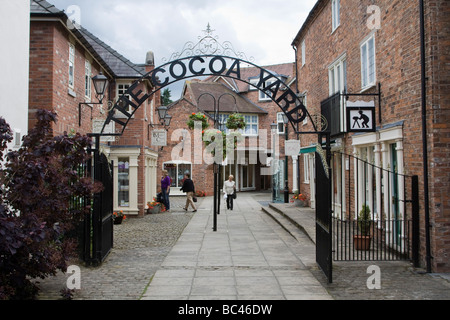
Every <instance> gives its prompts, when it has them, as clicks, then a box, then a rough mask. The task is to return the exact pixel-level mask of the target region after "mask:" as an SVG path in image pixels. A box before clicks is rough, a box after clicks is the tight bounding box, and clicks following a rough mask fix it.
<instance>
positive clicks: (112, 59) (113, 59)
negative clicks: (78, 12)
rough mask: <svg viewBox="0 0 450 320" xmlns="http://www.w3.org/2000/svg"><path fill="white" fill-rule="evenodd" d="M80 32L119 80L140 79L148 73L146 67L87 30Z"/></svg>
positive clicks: (82, 29) (83, 29)
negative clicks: (134, 61) (126, 56)
mask: <svg viewBox="0 0 450 320" xmlns="http://www.w3.org/2000/svg"><path fill="white" fill-rule="evenodd" d="M79 31H80V33H81V34H82V35H83V38H84V39H85V40H86V41H87V42H88V43H89V44H90V45H91V46H92V48H93V49H94V50H95V51H96V52H97V53H98V54H99V55H100V57H101V58H102V60H103V61H105V63H106V64H107V65H108V66H109V67H110V68H111V70H112V71H113V72H114V74H115V76H116V77H117V78H140V77H142V76H143V75H144V74H145V73H146V72H145V66H142V65H138V64H135V63H133V62H131V61H130V60H128V59H127V58H125V57H124V56H123V55H121V54H120V53H118V52H117V51H116V50H114V49H113V48H111V47H110V46H109V45H107V44H106V43H104V42H103V41H102V40H100V39H99V38H98V37H96V36H94V35H93V34H92V33H91V32H89V31H88V30H86V29H85V28H83V27H81V28H80V29H79ZM80 40H81V41H82V42H83V39H80Z"/></svg>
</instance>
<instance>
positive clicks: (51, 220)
mask: <svg viewBox="0 0 450 320" xmlns="http://www.w3.org/2000/svg"><path fill="white" fill-rule="evenodd" d="M37 116H38V123H37V125H36V127H35V128H34V129H32V130H31V131H30V132H29V134H28V135H27V136H25V137H24V139H23V143H22V147H21V148H20V149H19V150H18V151H10V152H6V143H7V142H10V141H11V140H12V134H11V130H10V128H9V125H8V124H7V123H6V121H5V120H4V119H2V118H0V161H1V160H3V164H2V163H0V300H5V299H16V300H17V299H33V298H35V297H36V295H37V293H38V290H39V288H38V287H37V285H36V283H35V281H33V280H35V279H38V278H41V279H44V278H46V277H48V276H50V275H55V274H56V272H57V271H58V270H61V271H63V272H65V271H66V269H67V262H68V260H69V259H70V258H71V257H74V256H75V254H76V245H77V239H76V236H73V233H74V230H75V228H76V226H77V225H78V224H79V223H80V221H81V219H82V217H83V216H84V214H88V213H89V212H90V208H89V207H84V208H81V209H79V208H78V209H76V210H75V209H71V207H70V206H69V203H70V199H71V198H73V197H84V196H88V195H90V194H92V193H95V192H99V191H100V190H101V186H99V185H98V184H97V183H93V182H92V180H90V179H87V178H80V177H79V175H78V173H77V168H78V167H79V166H80V165H81V164H83V163H84V162H86V161H87V160H88V158H89V154H88V153H87V152H86V149H87V148H88V147H89V146H90V143H91V140H90V138H88V137H86V136H81V135H80V134H75V135H73V136H69V135H67V134H66V133H65V134H64V135H61V136H57V137H53V136H52V123H53V122H56V115H55V114H54V113H52V112H49V111H43V110H42V111H39V112H38V113H37Z"/></svg>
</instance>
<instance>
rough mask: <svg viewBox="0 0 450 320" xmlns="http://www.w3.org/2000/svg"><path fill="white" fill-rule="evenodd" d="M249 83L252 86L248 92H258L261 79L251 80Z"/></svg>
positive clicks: (249, 86)
mask: <svg viewBox="0 0 450 320" xmlns="http://www.w3.org/2000/svg"><path fill="white" fill-rule="evenodd" d="M248 82H250V84H249V85H248V90H249V91H256V90H258V89H257V85H258V82H259V79H249V80H248Z"/></svg>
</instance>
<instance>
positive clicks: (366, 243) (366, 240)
mask: <svg viewBox="0 0 450 320" xmlns="http://www.w3.org/2000/svg"><path fill="white" fill-rule="evenodd" d="M371 223H372V217H371V216H370V208H369V206H367V205H365V204H363V206H362V209H361V211H360V212H359V215H358V221H357V224H358V234H357V235H354V236H353V244H354V247H355V249H356V250H370V243H371V240H372V237H371V236H370V225H371Z"/></svg>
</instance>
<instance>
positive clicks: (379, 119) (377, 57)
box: [293, 0, 450, 272]
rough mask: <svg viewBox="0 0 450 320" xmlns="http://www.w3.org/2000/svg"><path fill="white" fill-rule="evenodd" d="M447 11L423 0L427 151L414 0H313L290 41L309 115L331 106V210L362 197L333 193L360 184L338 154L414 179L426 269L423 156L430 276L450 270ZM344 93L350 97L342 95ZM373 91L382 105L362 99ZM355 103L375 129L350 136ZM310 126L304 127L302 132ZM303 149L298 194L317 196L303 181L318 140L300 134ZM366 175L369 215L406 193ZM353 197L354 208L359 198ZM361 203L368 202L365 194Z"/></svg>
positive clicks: (309, 174)
mask: <svg viewBox="0 0 450 320" xmlns="http://www.w3.org/2000/svg"><path fill="white" fill-rule="evenodd" d="M449 5H450V3H449V2H448V1H425V34H424V41H425V48H426V50H425V68H426V69H425V71H426V78H427V80H426V83H425V86H426V93H427V100H426V116H427V122H426V126H427V128H428V135H427V143H428V150H423V139H422V132H423V126H422V93H423V90H422V84H423V82H422V78H421V67H422V65H421V28H420V7H419V1H412V0H411V1H409V0H408V1H384V0H377V1H369V0H367V1H350V0H319V1H317V3H316V5H315V6H314V8H313V9H312V11H311V12H310V14H309V16H308V18H307V20H306V21H305V23H304V25H303V26H302V27H301V29H300V31H299V32H298V34H297V36H296V38H295V40H294V42H293V46H294V47H295V49H296V52H297V65H298V89H299V92H301V93H303V94H304V95H305V96H306V99H307V106H308V110H309V112H310V113H317V114H320V113H321V112H323V110H324V109H323V108H324V106H326V105H327V101H328V102H330V101H334V102H332V103H328V105H331V108H332V110H331V111H330V112H331V116H328V120H329V125H330V126H331V131H332V142H333V143H332V150H333V152H334V156H333V163H332V172H333V177H332V179H333V202H334V203H333V205H334V214H335V215H336V214H338V213H339V214H343V218H344V219H345V218H349V217H348V211H349V208H346V207H345V206H346V202H345V201H342V200H340V199H346V197H349V196H350V197H358V196H356V195H355V191H354V189H352V190H353V191H352V194H345V192H346V191H345V190H344V189H343V188H340V187H339V185H349V184H350V185H351V188H357V183H358V181H359V180H358V179H359V178H354V177H347V173H348V172H349V171H351V170H353V169H354V168H353V166H354V165H355V164H354V163H353V162H352V161H350V162H348V161H347V159H346V157H345V156H344V155H341V153H344V154H350V155H353V156H355V157H357V158H360V159H363V160H365V161H367V162H368V163H372V164H376V165H377V166H380V167H382V168H383V169H386V170H391V171H395V172H396V173H398V174H405V175H408V176H411V175H418V176H419V188H420V190H419V194H420V230H421V232H420V259H421V263H422V264H423V265H425V264H426V260H427V257H426V256H427V248H426V246H427V245H426V243H427V241H426V237H427V232H426V217H427V214H426V212H427V211H426V210H425V195H426V194H425V193H426V190H425V188H424V185H425V184H424V166H425V164H424V161H425V159H424V156H423V155H424V154H427V155H428V159H429V164H428V169H429V181H430V183H429V215H430V219H429V223H430V226H431V228H430V247H429V248H430V249H431V251H430V255H431V264H432V270H433V271H434V272H448V271H449V270H450V258H449V254H450V245H449V243H450V212H449V205H450V203H449V201H450V200H449V199H450V198H449V195H448V194H449V191H450V190H449V183H450V171H449V161H448V150H449V144H450V140H449V124H448V122H449V121H448V120H449V119H450V117H449V108H448V106H449V102H450V81H449V80H450V79H449V77H450V76H449V75H450V73H449V57H450V54H449V50H450V49H449V46H448V45H446V44H448V42H449V40H450V38H449V34H450V33H449V25H450V23H449V22H450V14H449V12H450V10H449ZM346 93H351V94H352V95H350V96H347V97H346V96H345V94H346ZM377 93H380V94H381V99H380V100H378V98H377V96H376V95H374V96H373V97H371V96H368V95H364V94H377ZM336 94H337V95H336ZM327 99H328V100H327ZM358 101H359V102H358ZM361 101H363V102H361ZM351 104H354V105H358V104H359V105H370V106H371V107H373V108H374V111H375V118H376V130H375V131H374V132H366V133H349V132H347V122H348V121H352V120H347V119H346V117H345V113H346V108H347V107H349V106H350V105H351ZM321 107H322V110H321ZM308 125H309V124H308V123H305V124H304V128H305V129H306V128H308ZM301 143H302V153H303V156H302V157H301V158H302V159H301V162H302V165H301V167H302V168H303V169H302V170H301V172H300V173H301V186H300V189H301V192H303V193H306V194H311V193H312V195H311V196H312V198H314V194H313V193H314V189H315V186H314V179H310V178H309V177H313V175H314V167H313V164H314V162H313V158H314V149H315V148H314V145H315V143H317V140H314V139H313V138H312V137H307V136H305V137H301ZM353 171H354V170H353ZM368 179H369V180H368V181H371V183H370V185H368V186H367V190H364V191H363V192H362V193H361V194H360V196H359V197H362V196H363V194H364V197H365V194H368V195H369V196H368V197H367V198H371V200H370V206H372V208H371V209H372V212H373V213H374V214H375V219H380V216H381V215H383V214H386V212H391V211H395V210H398V208H394V207H393V205H392V204H391V202H390V200H389V199H391V198H392V199H394V197H397V198H398V197H400V199H401V197H402V192H404V191H403V190H407V187H406V186H402V185H401V183H397V184H396V183H391V182H392V181H391V180H390V178H389V177H387V176H385V177H383V176H381V177H373V178H368ZM370 179H373V180H370ZM388 181H389V182H388ZM399 184H400V185H399ZM359 200H362V199H359ZM352 201H353V202H355V203H357V201H358V199H353V200H352ZM364 201H365V202H366V203H369V202H368V201H366V199H365V198H364V200H362V202H364ZM392 203H393V202H392ZM312 206H314V203H312ZM356 210H359V209H355V211H356ZM346 214H347V217H345V215H346ZM399 214H400V215H402V214H403V212H399ZM399 236H403V235H402V234H400V235H399Z"/></svg>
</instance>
